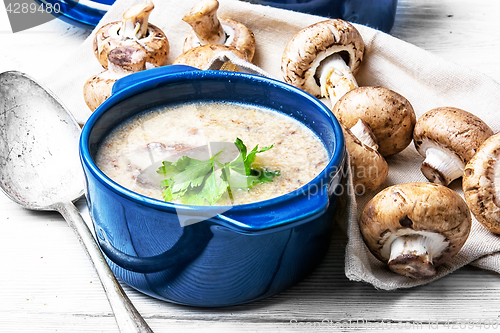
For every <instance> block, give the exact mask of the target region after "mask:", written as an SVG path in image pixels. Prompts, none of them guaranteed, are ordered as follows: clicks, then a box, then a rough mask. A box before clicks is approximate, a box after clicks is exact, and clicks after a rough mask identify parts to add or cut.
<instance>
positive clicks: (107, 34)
mask: <svg viewBox="0 0 500 333" xmlns="http://www.w3.org/2000/svg"><path fill="white" fill-rule="evenodd" d="M153 8H154V5H153V3H152V2H148V3H141V4H137V5H135V6H133V7H131V8H129V9H128V10H127V11H126V12H125V13H124V14H123V16H122V20H121V21H114V22H110V23H107V24H105V25H103V26H102V27H101V28H99V29H98V30H97V32H96V34H95V37H94V40H93V47H94V54H95V56H96V58H97V60H99V62H100V63H101V65H102V66H103V67H104V68H107V66H108V54H109V53H110V52H111V51H112V50H113V49H115V48H117V47H122V46H128V47H135V48H137V49H142V50H144V51H145V52H147V59H146V62H148V63H151V64H153V65H154V66H162V65H164V64H165V62H166V60H167V56H168V53H169V49H170V46H169V43H168V39H167V37H166V36H165V34H164V33H163V31H162V30H161V29H160V28H158V27H157V26H155V25H153V24H151V23H149V22H148V20H149V15H150V13H151V11H152V10H153Z"/></svg>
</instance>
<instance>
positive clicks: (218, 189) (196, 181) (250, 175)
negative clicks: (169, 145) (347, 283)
mask: <svg viewBox="0 0 500 333" xmlns="http://www.w3.org/2000/svg"><path fill="white" fill-rule="evenodd" d="M234 144H235V145H236V147H237V148H238V150H239V152H240V153H239V155H238V157H237V158H236V159H234V160H233V161H231V162H227V163H220V162H219V161H218V160H217V156H218V155H219V154H220V152H219V153H217V154H215V155H214V156H212V158H210V159H209V160H206V161H200V160H197V159H194V158H190V157H188V156H183V157H181V158H180V159H178V160H177V161H175V162H168V161H163V165H162V166H161V167H160V168H159V169H158V171H157V172H158V173H159V174H161V175H164V176H165V179H164V180H162V182H161V186H162V187H163V188H164V190H163V198H164V200H165V201H180V202H181V203H183V204H186V205H206V204H208V205H215V204H216V203H217V201H219V200H220V199H221V198H222V196H223V195H224V194H226V193H227V194H228V196H229V198H230V199H232V191H231V190H232V189H233V190H234V189H250V188H251V187H252V186H255V185H256V184H259V183H265V182H272V181H273V178H274V177H276V176H279V175H280V171H279V170H277V171H269V170H267V169H265V168H252V164H253V163H254V161H255V158H256V155H257V154H259V153H263V152H265V151H267V150H269V149H271V148H273V146H272V145H271V146H270V147H264V148H262V149H260V150H259V145H257V146H255V147H254V148H253V149H252V150H251V151H250V152H249V153H248V151H247V147H246V146H245V144H244V143H243V141H242V140H241V139H239V138H237V139H236V141H235V142H234Z"/></svg>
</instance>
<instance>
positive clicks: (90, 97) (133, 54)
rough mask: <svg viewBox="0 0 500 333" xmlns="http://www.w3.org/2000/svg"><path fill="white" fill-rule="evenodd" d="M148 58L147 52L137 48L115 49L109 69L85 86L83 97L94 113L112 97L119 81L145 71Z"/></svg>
mask: <svg viewBox="0 0 500 333" xmlns="http://www.w3.org/2000/svg"><path fill="white" fill-rule="evenodd" d="M146 58H147V54H146V52H145V51H144V50H142V49H136V48H135V47H130V46H129V47H118V48H115V49H113V50H112V51H111V52H110V53H109V55H108V69H107V70H105V71H103V72H101V73H99V74H97V75H94V76H92V77H91V78H90V79H88V80H87V82H85V85H84V86H83V97H84V99H85V103H86V104H87V106H88V107H89V109H90V110H92V111H94V110H95V109H97V108H98V107H99V105H101V104H102V103H103V102H104V101H105V100H106V99H107V98H108V97H109V96H110V95H111V90H112V88H113V84H114V83H115V82H116V81H117V80H118V79H120V78H122V77H124V76H126V75H129V74H131V73H135V72H139V71H142V70H145V69H146Z"/></svg>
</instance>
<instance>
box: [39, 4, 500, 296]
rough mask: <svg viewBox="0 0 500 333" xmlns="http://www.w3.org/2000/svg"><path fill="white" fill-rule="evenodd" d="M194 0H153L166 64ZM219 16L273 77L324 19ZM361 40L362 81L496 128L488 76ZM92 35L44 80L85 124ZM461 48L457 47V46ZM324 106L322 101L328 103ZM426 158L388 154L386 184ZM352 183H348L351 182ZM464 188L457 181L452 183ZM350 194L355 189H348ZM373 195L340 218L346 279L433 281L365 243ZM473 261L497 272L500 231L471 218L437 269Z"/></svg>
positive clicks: (395, 45)
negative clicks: (233, 24) (241, 33)
mask: <svg viewBox="0 0 500 333" xmlns="http://www.w3.org/2000/svg"><path fill="white" fill-rule="evenodd" d="M197 1H198V0H187V1H156V2H155V9H154V10H153V12H152V13H151V16H150V22H151V23H153V24H155V25H157V26H159V27H160V28H161V29H162V30H163V31H164V32H165V34H166V35H167V37H168V39H169V42H170V55H169V58H168V63H172V61H173V60H174V59H175V58H176V57H177V56H178V55H180V54H181V53H182V43H183V41H184V38H185V36H186V35H187V34H188V32H189V31H190V29H191V28H190V26H189V25H188V24H187V23H185V22H183V21H182V20H181V19H182V16H183V15H184V14H185V13H187V12H188V11H189V9H190V8H191V7H192V6H193V5H194V4H195V3H196V2H197ZM136 2H138V1H134V0H117V1H116V3H115V4H114V5H113V6H112V8H111V10H110V11H109V12H108V13H107V14H106V15H105V16H104V17H103V19H102V20H101V25H102V24H104V23H107V22H109V21H113V20H119V19H120V18H121V15H122V13H123V12H124V11H125V10H126V9H127V8H129V7H130V6H131V5H132V4H134V3H136ZM219 2H220V7H219V16H220V17H224V16H226V17H230V18H233V19H235V20H238V21H240V22H242V23H244V24H245V25H247V26H248V27H249V28H250V29H251V30H252V31H253V32H254V34H255V38H256V41H257V49H256V54H255V58H254V61H253V62H254V64H255V65H257V66H258V67H260V68H261V69H262V70H263V71H264V72H263V73H268V74H269V75H270V76H272V77H275V78H281V77H282V76H281V72H280V60H281V55H282V52H283V49H284V47H285V45H286V43H287V42H288V41H289V40H290V39H291V38H292V36H293V35H294V34H295V33H296V32H297V31H298V30H300V29H301V28H303V27H305V26H308V25H310V24H312V23H315V22H318V21H321V20H324V18H322V17H318V16H312V15H307V14H302V13H295V12H289V11H284V10H281V9H276V8H271V7H264V6H259V5H252V4H249V3H246V2H240V1H237V0H219ZM356 27H357V28H358V29H359V31H360V32H361V34H362V36H363V39H364V41H365V44H366V51H365V59H364V62H363V65H362V67H361V69H360V71H359V73H358V75H357V78H358V81H359V83H360V85H380V86H384V87H387V88H390V89H392V90H395V91H397V92H399V93H400V94H402V95H403V96H405V97H406V98H407V99H408V100H409V101H410V102H411V103H412V105H413V106H414V109H415V112H416V114H417V117H419V116H420V115H422V114H423V113H424V112H426V111H428V110H430V109H431V108H434V107H438V106H455V107H459V108H463V109H465V110H467V111H469V112H472V113H475V114H476V115H478V116H479V117H481V118H482V119H483V120H484V121H486V122H487V123H488V124H489V125H490V126H491V127H492V129H493V130H494V132H498V131H499V130H500V118H499V117H498V116H495V114H498V112H500V85H499V84H498V83H496V82H494V81H493V80H491V79H490V78H488V77H487V76H484V75H482V74H478V73H475V72H473V71H471V70H469V69H467V68H464V67H460V66H458V65H455V64H453V63H450V62H447V61H444V60H443V59H440V58H439V57H436V56H433V55H432V54H430V53H428V52H426V51H424V50H421V49H419V48H417V47H415V46H413V45H410V44H408V43H405V42H403V41H401V40H398V39H396V38H393V37H391V36H390V35H388V34H385V33H382V32H379V31H376V30H373V29H370V28H367V27H364V26H360V25H356ZM91 38H92V35H91V36H90V37H89V38H88V39H87V40H86V41H85V42H84V43H83V44H82V46H81V48H80V49H79V50H78V52H77V53H76V54H75V57H74V58H72V59H68V61H67V62H66V63H64V64H62V66H61V68H60V69H59V70H58V71H56V72H55V73H54V74H53V75H51V76H50V77H47V78H42V79H41V81H42V83H43V84H45V86H47V87H48V88H49V89H51V90H52V91H53V92H54V93H55V94H56V95H57V96H59V98H60V99H61V100H62V102H63V103H64V104H65V105H66V106H67V107H68V108H69V110H70V111H72V113H73V114H74V116H75V117H76V118H77V120H78V121H79V122H81V123H84V122H85V120H86V119H87V117H88V116H89V115H90V111H89V110H88V108H87V107H86V105H85V103H84V101H83V95H82V87H83V84H84V82H85V81H86V80H87V79H88V78H89V77H90V76H92V75H93V74H96V73H99V72H100V71H102V68H101V66H100V65H99V63H98V62H97V60H96V59H95V58H94V55H93V52H92V40H91ZM457 52H459V50H458V51H457ZM325 103H326V104H328V102H327V101H325ZM422 160H423V158H422V157H421V156H420V155H418V153H417V152H416V150H415V148H414V147H413V144H412V145H411V146H409V147H408V148H407V149H406V150H404V151H403V152H402V153H400V154H398V155H397V156H393V157H390V158H389V160H388V163H389V166H390V171H389V176H388V178H387V181H386V182H385V184H384V185H383V187H386V186H389V185H393V184H398V183H404V182H411V181H426V179H425V178H424V177H423V176H422V174H421V173H420V163H421V162H422ZM349 185H350V186H352V185H351V183H349ZM450 187H451V188H453V189H454V190H457V191H458V192H460V193H461V184H460V181H455V182H453V183H452V184H451V186H450ZM350 193H353V191H351V192H350ZM372 196H373V195H366V196H363V197H358V198H354V197H353V196H351V197H348V198H347V199H348V200H347V201H348V204H347V206H346V209H345V214H344V215H342V216H339V218H340V221H341V223H342V224H343V225H344V227H345V230H346V231H347V234H348V237H349V241H348V244H347V248H346V258H345V270H346V275H347V277H348V278H349V279H352V280H355V281H364V282H368V283H371V284H372V285H373V286H374V287H376V288H380V289H388V290H390V289H396V288H408V287H412V286H416V285H420V284H424V283H427V282H429V281H431V280H433V279H430V280H411V279H409V278H406V277H402V276H399V275H397V274H395V273H392V272H391V271H389V270H388V269H387V268H386V267H385V265H383V264H382V263H380V262H378V261H377V260H376V259H375V258H374V257H373V256H372V255H371V254H370V253H369V252H368V251H367V250H366V248H365V245H364V243H363V240H362V238H361V235H360V232H359V228H358V222H357V221H358V216H359V213H360V211H361V210H362V209H363V207H364V205H365V204H366V203H367V201H368V200H369V199H370V198H371V197H372ZM469 263H472V264H474V265H476V266H478V267H482V268H485V269H489V270H493V271H496V272H500V237H499V236H496V235H493V234H491V233H490V232H488V231H487V230H486V229H485V228H483V227H482V226H481V225H480V224H479V223H478V222H477V221H474V224H473V228H472V232H471V235H470V237H469V240H468V241H467V243H466V244H465V246H464V247H463V249H462V251H461V252H460V253H459V254H458V256H457V257H455V258H454V259H453V260H452V261H451V262H450V263H448V264H446V265H443V266H441V267H440V268H439V269H438V275H437V276H436V277H435V278H434V279H436V278H439V277H442V276H444V275H446V274H449V273H451V272H453V271H454V270H456V269H458V268H460V267H462V266H464V265H466V264H469Z"/></svg>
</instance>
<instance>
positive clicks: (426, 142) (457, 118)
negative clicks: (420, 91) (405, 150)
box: [413, 107, 493, 165]
mask: <svg viewBox="0 0 500 333" xmlns="http://www.w3.org/2000/svg"><path fill="white" fill-rule="evenodd" d="M492 135H493V131H492V130H491V128H490V127H489V126H488V125H487V124H486V123H485V122H484V121H482V120H481V119H480V118H479V117H477V116H476V115H474V114H472V113H470V112H467V111H465V110H462V109H459V108H455V107H438V108H435V109H432V110H430V111H427V112H426V113H424V114H423V115H422V116H421V117H420V118H419V119H418V121H417V123H416V125H415V128H414V130H413V143H414V144H415V148H416V149H417V151H418V152H419V154H420V155H422V156H424V157H425V156H426V150H427V148H428V147H429V146H430V145H433V146H435V147H439V148H442V149H445V150H447V151H448V152H450V153H451V154H454V155H456V157H457V158H458V159H460V160H461V161H462V163H463V164H464V165H465V164H466V163H467V162H468V161H469V160H470V159H471V158H472V156H474V154H475V153H476V151H477V150H478V148H479V146H480V145H481V143H483V141H484V140H486V139H487V138H489V137H490V136H492Z"/></svg>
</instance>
